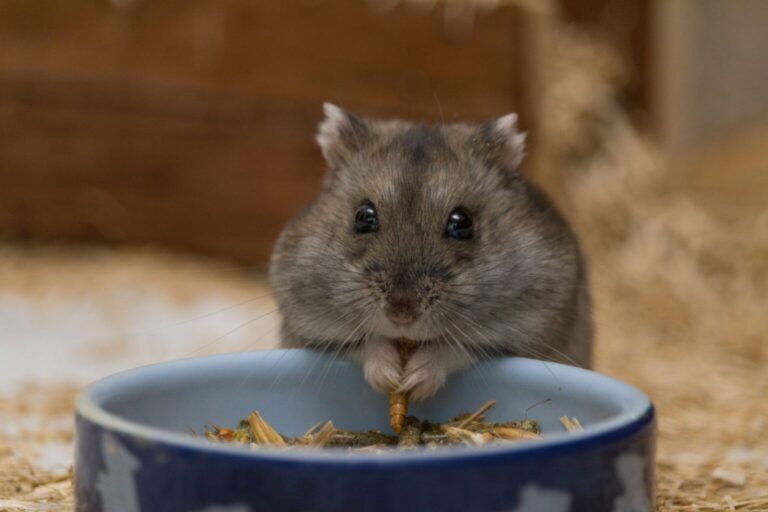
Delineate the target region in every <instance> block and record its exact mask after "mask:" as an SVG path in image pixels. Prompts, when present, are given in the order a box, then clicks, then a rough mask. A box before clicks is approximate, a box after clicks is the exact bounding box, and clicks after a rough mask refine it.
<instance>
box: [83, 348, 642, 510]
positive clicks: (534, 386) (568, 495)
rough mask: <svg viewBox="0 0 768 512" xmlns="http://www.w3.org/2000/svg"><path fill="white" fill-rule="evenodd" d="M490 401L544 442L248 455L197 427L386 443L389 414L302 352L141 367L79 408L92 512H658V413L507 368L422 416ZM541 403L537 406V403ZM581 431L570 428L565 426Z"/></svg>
mask: <svg viewBox="0 0 768 512" xmlns="http://www.w3.org/2000/svg"><path fill="white" fill-rule="evenodd" d="M489 399H496V400H497V401H498V404H497V405H496V407H495V408H493V409H492V410H491V411H490V412H489V413H488V415H487V417H488V418H489V419H490V420H495V421H501V420H508V419H517V418H523V417H525V416H526V415H527V416H528V417H530V418H535V419H537V420H539V421H540V422H541V425H542V430H543V436H544V440H543V441H532V442H526V443H520V444H510V445H503V446H497V445H494V446H487V447H476V448H468V447H467V448H448V449H443V450H435V451H426V450H425V451H416V452H397V451H394V452H392V453H387V454H378V455H377V454H366V453H350V452H349V451H345V450H318V451H299V450H290V451H278V450H270V449H260V450H250V449H246V448H243V447H239V446H232V445H225V444H214V443H210V442H208V441H206V440H205V439H203V438H200V437H194V436H193V435H191V434H190V432H191V431H193V430H194V431H196V432H198V433H199V432H202V431H203V429H204V426H205V425H207V424H210V423H217V424H221V425H230V426H233V425H236V424H237V422H238V420H240V419H241V418H244V417H246V416H247V415H248V413H249V412H250V411H251V410H253V409H258V410H259V411H260V412H261V413H262V415H263V416H264V418H265V419H266V420H267V421H268V422H270V423H271V424H272V425H273V426H274V427H275V428H276V429H277V430H278V431H280V432H281V433H283V434H285V435H298V434H301V433H303V432H304V431H306V430H307V429H308V428H309V427H310V426H312V425H314V424H316V423H317V422H319V421H321V420H322V421H324V420H329V419H330V420H333V423H334V424H335V425H336V426H338V427H340V428H347V429H359V430H367V429H381V430H384V431H389V418H388V403H387V399H386V397H384V396H380V395H378V394H376V393H375V392H374V391H373V390H372V389H371V388H370V387H369V386H368V385H367V384H366V382H365V381H364V379H363V376H362V372H361V371H360V368H359V367H357V366H356V365H354V364H351V363H348V362H345V361H339V360H334V359H332V358H328V357H325V356H322V355H319V354H318V353H316V352H311V351H305V350H278V351H266V352H254V353H237V354H227V355H222V356H214V357H205V358H196V359H186V360H181V361H175V362H170V363H163V364H158V365H154V366H147V367H143V368H137V369H134V370H129V371H126V372H123V373H120V374H117V375H113V376H111V377H108V378H105V379H103V380H101V381H99V382H96V383H95V384H92V385H91V386H90V387H88V388H87V389H86V390H85V391H84V392H83V393H82V394H81V395H80V397H79V399H78V402H77V413H76V422H77V428H76V430H77V440H76V468H75V469H76V499H77V509H78V510H82V511H102V510H103V511H113V510H119V511H124V512H136V511H200V512H203V511H205V512H255V511H262V510H265V511H316V512H325V511H329V512H330V511H334V512H337V511H371V512H384V511H387V512H407V511H441V512H450V511H462V512H466V511H494V512H500V511H510V512H511V511H515V512H523V511H525V512H575V511H589V512H599V511H617V512H625V511H627V512H629V511H631V512H640V511H646V510H648V511H650V510H652V509H653V496H654V485H653V483H654V446H655V433H654V410H653V406H652V404H651V402H650V401H649V399H648V398H647V397H646V396H645V395H644V394H642V393H641V392H640V391H638V390H636V389H635V388H633V387H631V386H629V385H627V384H624V383H622V382H619V381H617V380H614V379H611V378H609V377H606V376H603V375H600V374H598V373H595V372H591V371H587V370H583V369H579V368H574V367H570V366H564V365H559V364H554V363H545V362H542V361H536V360H531V359H522V358H502V359H495V360H491V361H488V362H485V363H483V364H480V365H477V366H475V367H472V368H470V369H467V370H465V371H463V372H460V373H457V374H456V375H454V376H452V377H451V378H450V380H449V383H448V385H447V386H446V387H445V388H444V389H442V390H441V391H440V392H439V393H438V394H437V395H436V396H434V397H433V398H431V399H430V400H427V401H425V402H422V403H417V404H412V408H411V413H412V414H414V415H416V416H418V417H421V418H427V419H430V420H432V421H443V420H446V419H448V418H449V417H451V416H454V415H455V414H456V413H458V412H461V411H471V410H474V409H476V408H477V407H478V406H479V405H481V404H482V403H483V402H485V401H486V400H489ZM534 404H540V405H538V406H535V407H531V406H532V405H534ZM561 416H569V417H576V418H578V419H579V420H580V422H581V423H582V425H583V426H584V430H583V431H582V432H578V433H569V432H567V431H566V430H565V429H564V427H563V426H562V424H561V423H560V420H559V418H560V417H561Z"/></svg>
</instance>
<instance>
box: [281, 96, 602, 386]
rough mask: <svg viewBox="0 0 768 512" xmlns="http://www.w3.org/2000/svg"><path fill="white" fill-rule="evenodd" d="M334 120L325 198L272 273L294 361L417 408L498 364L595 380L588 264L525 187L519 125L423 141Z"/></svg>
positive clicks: (327, 135) (426, 134) (289, 240)
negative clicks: (341, 372) (316, 362)
mask: <svg viewBox="0 0 768 512" xmlns="http://www.w3.org/2000/svg"><path fill="white" fill-rule="evenodd" d="M324 110H325V119H324V120H323V121H322V123H321V124H320V126H319V131H318V134H317V142H318V144H319V146H320V148H321V150H322V153H323V156H324V157H325V161H326V163H327V168H328V171H327V174H326V176H325V179H324V182H323V186H322V191H321V192H320V194H319V195H318V197H317V198H316V199H315V200H314V202H312V203H311V204H310V205H309V206H307V207H306V208H305V209H304V210H303V211H302V212H301V213H300V214H299V215H298V216H297V217H296V218H294V219H293V220H292V221H291V222H290V223H289V224H288V225H287V226H286V227H285V229H284V230H283V232H282V234H281V235H280V237H279V238H278V240H277V243H276V245H275V248H274V251H273V253H272V257H271V261H270V269H269V277H270V281H271V284H272V287H273V290H274V293H275V295H276V298H277V303H278V308H279V311H280V313H281V316H282V326H281V334H280V336H281V343H282V345H283V346H284V347H308V348H314V349H317V350H321V351H325V352H328V353H330V354H332V355H335V356H338V357H346V358H350V359H352V360H354V361H356V362H359V363H360V364H361V365H362V369H363V373H364V375H365V379H366V380H367V381H368V383H370V385H371V386H373V388H375V389H376V390H377V391H379V392H381V393H390V392H393V391H401V392H409V394H410V397H411V399H412V400H422V399H425V398H427V397H429V396H431V395H433V394H434V393H435V392H436V391H438V390H439V389H440V388H441V387H442V386H443V385H444V383H445V382H446V379H447V377H448V376H449V375H450V374H451V373H452V372H454V371H456V370H458V369H460V368H463V367H465V366H467V365H471V364H473V363H475V362H477V361H480V360H482V359H483V358H488V357H493V356H498V355H520V356H528V357H535V358H539V359H545V360H553V361H559V362H566V363H571V364H574V365H579V366H583V367H589V366H590V362H591V353H592V321H591V312H590V297H589V292H588V290H589V288H588V283H587V272H586V268H585V263H584V261H583V258H582V256H581V253H580V250H579V245H578V243H577V240H576V238H575V236H574V234H573V232H572V231H571V229H570V228H569V226H568V224H567V223H566V221H565V220H564V219H563V217H562V216H561V215H560V214H559V213H558V211H557V210H556V209H555V207H554V206H553V204H552V203H551V202H550V201H549V200H548V199H547V198H546V197H545V196H544V194H543V193H542V192H541V191H540V190H539V189H537V188H536V187H535V186H534V185H532V184H531V183H529V182H528V181H526V179H525V177H524V176H523V174H522V173H521V172H520V164H521V161H522V159H523V155H524V142H525V135H524V134H522V133H520V132H519V131H518V127H517V116H516V115H515V114H509V115H505V116H503V117H500V118H498V119H494V120H491V121H488V122H485V123H483V124H479V125H472V124H459V123H456V124H440V125H425V124H416V123H411V122H405V121H400V120H375V119H368V118H365V117H362V116H359V115H356V114H354V113H351V112H347V111H345V110H343V109H341V108H339V107H337V106H335V105H332V104H328V103H326V104H325V105H324ZM399 339H406V340H409V342H410V343H411V344H412V350H411V351H410V353H411V355H410V357H409V358H408V359H407V360H405V361H404V360H403V359H402V358H401V355H400V352H399V351H398V346H397V344H396V343H395V341H394V340H399Z"/></svg>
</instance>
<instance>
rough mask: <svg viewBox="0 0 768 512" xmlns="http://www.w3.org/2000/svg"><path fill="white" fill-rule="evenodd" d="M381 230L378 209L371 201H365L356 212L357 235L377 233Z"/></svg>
mask: <svg viewBox="0 0 768 512" xmlns="http://www.w3.org/2000/svg"><path fill="white" fill-rule="evenodd" d="M378 230H379V218H378V217H377V216H376V208H375V207H374V206H373V203H372V202H370V201H364V202H363V204H361V205H360V206H358V207H357V211H356V212H355V233H357V234H365V233H375V232H377V231H378Z"/></svg>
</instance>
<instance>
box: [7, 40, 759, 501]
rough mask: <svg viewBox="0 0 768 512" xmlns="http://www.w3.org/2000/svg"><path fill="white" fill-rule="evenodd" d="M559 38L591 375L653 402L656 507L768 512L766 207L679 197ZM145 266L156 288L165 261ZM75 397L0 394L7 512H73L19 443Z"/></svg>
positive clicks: (565, 197) (560, 169) (582, 51)
mask: <svg viewBox="0 0 768 512" xmlns="http://www.w3.org/2000/svg"><path fill="white" fill-rule="evenodd" d="M552 41H554V42H555V45H554V47H553V48H551V49H550V51H551V55H549V60H550V64H551V65H550V66H549V67H548V71H547V72H548V73H549V74H550V75H549V78H550V79H549V80H548V81H547V83H548V86H547V90H546V91H545V95H544V100H545V103H544V113H545V116H544V118H545V124H544V129H545V132H544V134H545V136H546V140H547V141H549V144H548V146H547V148H546V151H547V153H548V160H549V164H550V165H551V166H552V169H554V171H555V173H554V175H555V176H557V178H558V180H559V181H560V183H559V185H560V187H557V188H558V189H559V190H560V192H559V193H558V196H559V197H558V199H559V201H560V203H561V204H562V205H563V207H564V209H565V210H566V211H567V213H568V214H569V217H570V218H571V219H572V221H573V223H574V225H575V227H576V229H577V231H578V232H579V234H580V236H581V238H582V240H583V245H584V249H585V252H586V253H587V255H588V257H589V260H590V265H591V274H592V282H593V294H594V300H595V316H596V322H597V326H598V331H597V333H598V343H597V359H596V366H597V369H599V370H600V371H603V372H606V373H608V374H611V375H614V376H617V377H619V378H621V379H624V380H627V381H629V382H631V383H633V384H635V385H637V386H639V387H640V388H642V389H643V390H645V391H646V392H647V393H648V394H650V395H651V397H652V398H653V400H654V402H655V404H656V406H657V407H658V412H659V450H658V510H663V511H678V510H701V511H705V510H725V511H728V510H751V511H756V510H768V406H766V404H767V403H768V402H767V401H766V398H765V397H766V396H767V395H768V377H766V375H768V372H767V371H766V369H767V368H766V360H767V359H768V348H766V337H767V336H768V215H763V216H762V217H758V218H757V219H750V220H749V221H747V220H744V221H743V222H742V223H741V224H736V225H734V224H728V225H726V224H725V223H724V222H723V221H720V220H718V219H716V218H713V217H712V216H710V215H709V214H708V212H707V211H705V210H704V209H702V208H701V207H698V206H696V205H695V204H694V203H693V202H692V201H690V200H689V199H688V198H687V197H686V195H685V193H684V191H679V190H674V189H673V188H672V187H671V186H670V185H669V184H668V183H669V182H670V170H669V169H667V168H666V167H665V164H664V161H663V159H662V158H661V157H660V155H659V152H658V151H657V150H656V148H655V147H654V145H653V144H652V143H651V142H650V141H649V140H648V138H646V137H644V136H643V135H641V134H639V133H638V132H637V130H635V129H634V128H633V127H632V126H631V124H630V123H629V121H628V119H627V117H626V115H625V114H624V112H623V111H622V109H621V108H620V107H619V105H618V103H617V100H616V96H617V92H616V91H617V90H618V88H619V84H620V83H621V79H622V74H621V66H620V65H619V61H618V60H617V59H616V58H615V57H614V56H613V55H612V54H611V53H610V51H609V50H608V49H607V48H606V47H605V46H602V45H600V44H598V43H596V42H595V41H593V40H590V39H588V38H586V37H584V36H583V35H579V34H576V33H574V32H570V31H567V30H563V29H562V27H560V28H559V29H558V30H557V34H553V38H552ZM3 254H4V257H6V258H16V257H18V256H14V253H11V255H10V256H9V255H8V254H6V253H3ZM102 257H103V256H102ZM84 258H85V259H86V260H87V256H84ZM121 261H122V262H125V261H130V259H129V260H122V259H121V257H120V256H119V255H115V259H114V265H113V267H114V272H115V273H119V272H120V270H121V269H120V264H121ZM179 261H183V260H181V259H180V260H179ZM145 265H146V268H147V275H148V278H151V279H154V280H155V281H156V282H157V280H158V279H160V280H161V281H160V283H161V284H162V277H161V276H162V275H164V274H166V271H167V270H168V269H169V268H171V267H173V266H174V264H173V263H172V262H169V261H168V259H167V258H164V259H163V260H162V261H158V263H157V268H156V269H154V270H151V264H146V263H145ZM46 272H49V273H51V274H54V273H56V272H60V270H59V269H57V267H56V265H50V266H49V267H48V268H47V269H46V268H45V267H40V270H39V273H41V275H40V276H38V277H39V278H40V279H38V280H37V282H45V281H46V279H45V273H46ZM194 279H196V277H195V274H190V275H188V276H187V277H186V278H185V281H184V282H185V284H184V286H185V287H188V286H189V280H194ZM205 279H209V277H208V276H206V277H205ZM243 279H246V276H243ZM176 286H181V285H180V282H179V281H178V280H169V281H168V287H170V288H173V287H176ZM72 395H73V390H72V389H70V388H66V387H65V388H64V389H63V390H55V389H41V388H39V387H34V386H31V387H29V388H28V389H27V390H26V393H25V394H24V395H22V394H20V395H18V396H15V397H6V398H5V399H4V400H3V401H0V414H2V415H3V416H4V417H10V416H12V415H13V416H15V417H17V418H18V417H24V418H26V419H29V421H27V424H28V425H29V426H28V430H27V431H25V432H23V433H21V434H20V433H19V432H16V433H15V434H14V436H15V437H13V439H9V438H8V434H7V433H6V438H5V439H3V438H2V436H0V500H2V501H0V510H4V509H6V510H70V509H71V508H72V493H71V485H70V483H69V476H70V473H69V468H66V467H62V468H58V469H55V470H51V469H45V470H44V469H41V468H40V467H39V466H38V467H36V466H35V464H32V463H31V462H30V460H33V457H32V455H30V454H28V453H27V451H28V450H25V443H24V442H20V436H21V438H22V439H23V436H27V438H28V439H29V442H28V443H27V444H28V447H29V448H30V450H29V451H33V448H35V447H36V448H37V449H39V447H40V446H44V444H42V445H41V444H40V443H44V442H45V441H47V439H46V438H47V437H48V436H53V437H54V438H55V439H57V440H59V441H64V442H70V441H71V436H72V430H71V423H69V422H68V418H69V416H70V414H71V403H72V402H71V397H72ZM30 404H32V405H30ZM35 418H36V419H35Z"/></svg>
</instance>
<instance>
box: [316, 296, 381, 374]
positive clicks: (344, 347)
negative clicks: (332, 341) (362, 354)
mask: <svg viewBox="0 0 768 512" xmlns="http://www.w3.org/2000/svg"><path fill="white" fill-rule="evenodd" d="M369 312H370V310H369V309H366V311H365V312H364V314H363V315H361V316H362V321H361V322H360V324H359V325H358V326H357V327H356V328H355V329H354V330H353V331H352V332H350V333H349V336H347V337H346V338H345V339H344V341H342V342H341V343H337V345H338V347H337V348H336V351H335V352H334V353H333V354H332V355H331V357H330V359H329V361H328V362H327V363H326V365H325V369H324V370H323V373H322V374H321V375H320V382H319V383H318V389H321V388H322V387H323V384H324V383H325V379H326V377H327V376H328V374H329V371H330V369H331V368H332V367H333V363H334V362H335V361H337V360H338V359H340V358H341V356H342V354H343V353H346V352H348V351H349V350H350V349H351V347H353V346H354V345H355V344H354V343H350V341H352V340H353V339H354V337H355V334H356V332H357V331H358V329H360V328H361V327H363V326H367V325H368V323H369V322H370V315H369ZM362 336H363V338H365V334H364V333H363V334H362Z"/></svg>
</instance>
